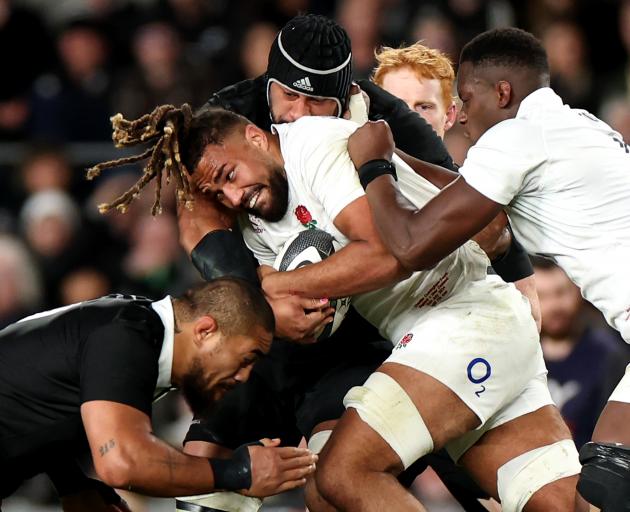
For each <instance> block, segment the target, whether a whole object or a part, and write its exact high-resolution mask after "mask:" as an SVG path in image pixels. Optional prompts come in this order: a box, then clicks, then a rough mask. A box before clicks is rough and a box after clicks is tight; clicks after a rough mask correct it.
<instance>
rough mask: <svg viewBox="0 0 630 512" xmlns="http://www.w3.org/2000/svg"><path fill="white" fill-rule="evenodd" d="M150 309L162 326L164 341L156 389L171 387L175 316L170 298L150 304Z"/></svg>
mask: <svg viewBox="0 0 630 512" xmlns="http://www.w3.org/2000/svg"><path fill="white" fill-rule="evenodd" d="M151 307H152V308H153V309H154V311H155V312H156V313H157V314H158V315H159V317H160V320H162V323H163V324H164V341H162V350H161V351H160V358H159V359H158V372H159V373H158V379H157V384H156V388H157V389H160V388H170V387H171V371H172V369H173V343H174V333H175V316H174V313H173V303H172V302H171V296H170V295H167V296H166V297H164V298H163V299H162V300H157V301H155V302H152V303H151Z"/></svg>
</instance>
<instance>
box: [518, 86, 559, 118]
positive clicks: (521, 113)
mask: <svg viewBox="0 0 630 512" xmlns="http://www.w3.org/2000/svg"><path fill="white" fill-rule="evenodd" d="M561 106H562V98H561V97H560V96H558V95H557V94H556V93H555V92H554V90H553V89H552V88H551V87H541V88H540V89H536V90H535V91H534V92H532V93H530V94H528V95H527V96H525V98H523V101H521V104H520V105H519V107H518V112H517V113H516V117H517V118H521V117H524V118H527V117H529V114H530V113H534V112H536V111H538V110H540V109H546V108H549V107H561Z"/></svg>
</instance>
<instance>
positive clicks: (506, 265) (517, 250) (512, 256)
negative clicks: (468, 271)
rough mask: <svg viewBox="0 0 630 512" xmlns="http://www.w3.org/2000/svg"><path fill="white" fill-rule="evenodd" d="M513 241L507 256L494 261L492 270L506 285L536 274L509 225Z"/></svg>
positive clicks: (506, 253)
mask: <svg viewBox="0 0 630 512" xmlns="http://www.w3.org/2000/svg"><path fill="white" fill-rule="evenodd" d="M507 227H508V229H509V230H510V235H511V236H512V241H511V242H510V246H509V247H508V250H507V251H506V252H505V254H503V255H501V256H500V257H498V258H497V259H495V260H493V261H492V268H493V269H494V271H495V272H496V273H497V274H498V275H499V276H500V277H501V279H503V280H504V281H505V282H506V283H513V282H514V281H519V280H520V279H525V278H526V277H529V276H531V275H532V274H533V273H534V268H533V267H532V263H531V261H530V259H529V255H528V254H527V251H526V250H525V248H524V247H523V246H522V245H521V244H520V242H519V241H518V240H517V239H516V237H515V236H514V233H513V232H512V228H511V227H510V225H509V224H508V225H507Z"/></svg>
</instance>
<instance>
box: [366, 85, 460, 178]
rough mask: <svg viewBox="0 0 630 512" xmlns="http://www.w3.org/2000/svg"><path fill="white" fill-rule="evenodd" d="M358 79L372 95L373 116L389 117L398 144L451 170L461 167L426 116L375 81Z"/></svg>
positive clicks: (371, 111) (374, 118)
mask: <svg viewBox="0 0 630 512" xmlns="http://www.w3.org/2000/svg"><path fill="white" fill-rule="evenodd" d="M357 83H358V84H359V86H360V87H361V89H362V90H363V91H365V93H366V94H367V95H368V96H369V97H370V114H369V118H370V119H371V120H373V121H375V120H379V119H384V120H385V121H387V123H388V124H389V126H390V128H391V130H392V134H393V135H394V141H395V142H396V147H397V148H399V149H401V150H403V151H404V152H405V153H407V154H408V155H411V156H413V157H414V158H418V159H419V160H424V161H425V162H429V163H432V164H436V165H441V166H442V167H445V168H447V169H450V170H451V171H455V170H457V167H456V166H455V164H454V163H453V159H452V158H451V155H449V154H448V151H447V150H446V146H445V145H444V142H443V141H442V139H441V138H440V137H439V136H438V134H437V133H435V131H433V128H432V127H431V125H430V124H429V123H427V122H426V121H425V120H424V119H423V118H422V116H420V115H419V114H418V113H417V112H414V111H413V110H410V109H409V107H408V106H407V104H406V103H405V102H404V101H402V100H401V99H399V98H397V97H396V96H393V95H392V94H390V93H388V92H387V91H384V90H383V89H381V88H380V87H379V86H378V85H376V84H375V83H373V82H371V81H369V80H359V81H358V82H357Z"/></svg>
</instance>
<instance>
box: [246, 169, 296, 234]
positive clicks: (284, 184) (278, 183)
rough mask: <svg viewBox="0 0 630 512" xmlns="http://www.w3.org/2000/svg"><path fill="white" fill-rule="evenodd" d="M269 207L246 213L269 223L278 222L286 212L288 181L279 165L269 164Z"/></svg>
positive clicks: (254, 209)
mask: <svg viewBox="0 0 630 512" xmlns="http://www.w3.org/2000/svg"><path fill="white" fill-rule="evenodd" d="M269 171H270V173H269V184H268V185H267V188H268V189H269V205H268V207H267V208H265V209H264V210H261V209H258V208H256V207H254V208H252V209H251V210H250V209H248V210H247V212H248V213H251V214H253V215H255V216H256V217H260V218H261V219H265V220H268V221H269V222H278V221H279V220H280V219H282V217H284V214H285V213H286V212H287V208H288V206H289V181H288V180H287V177H286V174H285V170H284V169H283V168H282V167H280V166H279V165H275V164H271V165H270V167H269Z"/></svg>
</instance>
